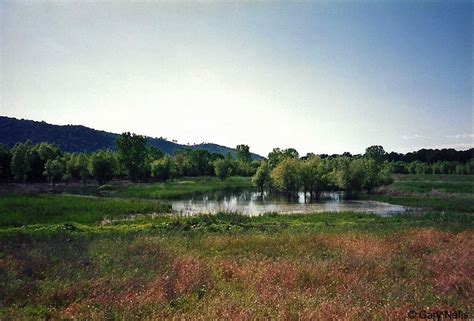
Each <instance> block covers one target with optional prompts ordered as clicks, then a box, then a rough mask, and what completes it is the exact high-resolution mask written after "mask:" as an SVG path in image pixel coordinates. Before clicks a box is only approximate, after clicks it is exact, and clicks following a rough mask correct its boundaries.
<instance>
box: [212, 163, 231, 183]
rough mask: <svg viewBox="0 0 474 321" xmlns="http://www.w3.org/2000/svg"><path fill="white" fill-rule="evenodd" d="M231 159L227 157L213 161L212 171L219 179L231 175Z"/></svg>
mask: <svg viewBox="0 0 474 321" xmlns="http://www.w3.org/2000/svg"><path fill="white" fill-rule="evenodd" d="M232 170H233V169H232V161H231V160H229V159H218V160H216V161H214V171H215V173H216V176H217V177H219V179H221V180H225V179H226V178H227V177H229V176H230V175H232Z"/></svg>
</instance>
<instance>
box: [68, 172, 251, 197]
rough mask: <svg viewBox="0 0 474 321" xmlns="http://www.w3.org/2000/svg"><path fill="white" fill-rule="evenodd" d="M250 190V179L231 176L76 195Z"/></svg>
mask: <svg viewBox="0 0 474 321" xmlns="http://www.w3.org/2000/svg"><path fill="white" fill-rule="evenodd" d="M248 188H252V183H251V178H250V177H240V176H233V177H229V178H227V179H226V180H225V181H221V180H219V179H218V178H216V177H189V178H182V179H177V180H173V181H167V182H157V183H142V184H114V183H111V184H108V185H105V186H102V187H100V188H98V189H97V188H95V189H93V188H83V187H81V188H78V189H77V190H76V191H72V192H73V193H76V194H86V195H96V194H97V192H106V194H107V195H110V196H114V197H127V198H130V197H134V198H151V199H165V200H166V199H168V200H169V199H179V198H183V197H187V196H193V195H199V194H204V193H212V192H217V191H229V192H235V191H240V190H243V189H248Z"/></svg>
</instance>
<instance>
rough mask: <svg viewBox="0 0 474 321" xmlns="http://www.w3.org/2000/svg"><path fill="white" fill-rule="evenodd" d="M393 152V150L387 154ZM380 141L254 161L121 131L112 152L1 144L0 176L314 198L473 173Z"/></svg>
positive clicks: (242, 150)
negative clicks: (197, 183) (408, 177)
mask: <svg viewBox="0 0 474 321" xmlns="http://www.w3.org/2000/svg"><path fill="white" fill-rule="evenodd" d="M390 154H392V153H390ZM390 154H388V153H386V152H385V150H384V149H383V147H382V146H378V145H376V146H371V147H368V148H367V149H366V151H365V153H364V154H363V155H351V154H350V153H344V154H342V155H331V156H329V155H315V154H312V153H308V154H307V155H305V156H300V155H299V153H298V151H296V150H295V149H293V148H287V149H280V148H274V149H273V150H272V151H271V152H270V153H269V154H268V157H267V159H266V160H263V161H253V160H252V157H251V153H250V148H249V146H248V145H244V144H242V145H238V146H237V147H236V158H232V157H231V156H230V154H228V155H227V156H226V157H224V156H223V155H221V154H218V153H210V152H208V151H206V150H195V149H182V150H179V151H177V152H175V153H174V154H173V155H167V154H166V153H164V152H163V151H161V150H160V149H158V148H155V147H152V146H148V145H147V143H146V137H145V136H140V135H135V134H131V133H128V132H126V133H123V134H122V135H120V136H119V137H118V139H117V140H116V143H115V151H112V150H99V151H97V152H94V153H63V152H62V151H61V150H60V148H59V147H58V146H56V145H54V144H48V143H40V144H36V145H34V144H32V143H31V142H30V141H26V142H24V143H17V144H16V145H15V146H14V147H13V148H12V149H8V148H7V147H6V146H4V145H0V180H1V181H11V180H15V181H19V182H42V181H46V180H47V181H49V182H51V183H52V184H53V185H54V184H56V183H58V182H66V183H68V182H71V181H81V182H83V183H85V182H86V181H87V180H88V179H92V178H94V179H96V180H97V182H98V183H99V184H105V183H107V182H108V181H110V180H112V179H126V178H128V179H129V180H131V181H133V182H146V181H150V180H152V181H165V180H168V179H174V178H179V177H186V176H217V177H219V178H220V179H222V180H224V179H225V178H226V177H228V176H231V175H240V176H253V181H254V183H255V185H256V186H258V187H259V189H260V190H261V191H262V192H264V191H269V192H283V193H285V194H287V195H288V196H289V197H292V196H294V195H296V194H297V192H298V191H299V190H302V191H304V192H305V195H306V194H307V195H309V197H311V198H316V199H317V198H319V197H320V194H321V191H324V190H345V191H346V192H347V193H348V194H350V193H358V192H360V191H362V190H368V191H370V190H371V189H373V188H374V187H376V186H379V185H381V184H387V183H389V182H390V174H392V173H412V174H474V159H473V158H472V157H471V158H470V159H469V160H467V161H466V162H464V163H462V162H459V161H446V160H443V161H437V162H432V163H429V162H421V161H413V162H409V163H406V162H404V161H403V160H390V156H389V155H390Z"/></svg>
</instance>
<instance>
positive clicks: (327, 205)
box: [171, 191, 415, 216]
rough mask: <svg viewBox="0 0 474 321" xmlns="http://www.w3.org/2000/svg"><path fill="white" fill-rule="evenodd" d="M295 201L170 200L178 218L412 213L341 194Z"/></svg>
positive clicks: (252, 195)
mask: <svg viewBox="0 0 474 321" xmlns="http://www.w3.org/2000/svg"><path fill="white" fill-rule="evenodd" d="M298 196H299V197H298V200H294V201H290V202H289V201H287V200H286V199H285V198H278V197H268V196H264V197H263V198H262V196H261V195H260V194H259V193H257V192H251V191H245V192H238V193H227V194H222V193H215V194H207V195H200V196H193V197H190V198H188V199H183V200H176V201H172V202H171V204H172V206H173V211H174V212H175V213H178V214H181V215H196V214H215V213H218V212H237V213H241V214H244V215H249V216H255V215H261V214H264V213H279V214H305V213H322V212H357V213H369V214H377V215H381V216H391V215H395V214H402V213H407V212H413V211H415V209H414V208H410V207H406V206H402V205H394V204H389V203H382V202H376V201H369V200H346V199H344V194H343V192H326V193H323V194H322V195H321V200H320V201H313V202H309V201H308V200H305V198H304V193H302V192H300V193H299V195H298Z"/></svg>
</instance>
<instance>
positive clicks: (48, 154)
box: [29, 142, 61, 181]
mask: <svg viewBox="0 0 474 321" xmlns="http://www.w3.org/2000/svg"><path fill="white" fill-rule="evenodd" d="M59 156H61V150H60V149H59V147H58V146H56V145H54V144H48V143H44V142H43V143H39V144H36V145H34V146H33V148H32V150H31V156H30V173H29V179H30V180H33V181H41V180H43V179H44V166H45V164H46V162H47V161H48V160H53V159H56V158H57V157H59Z"/></svg>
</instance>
